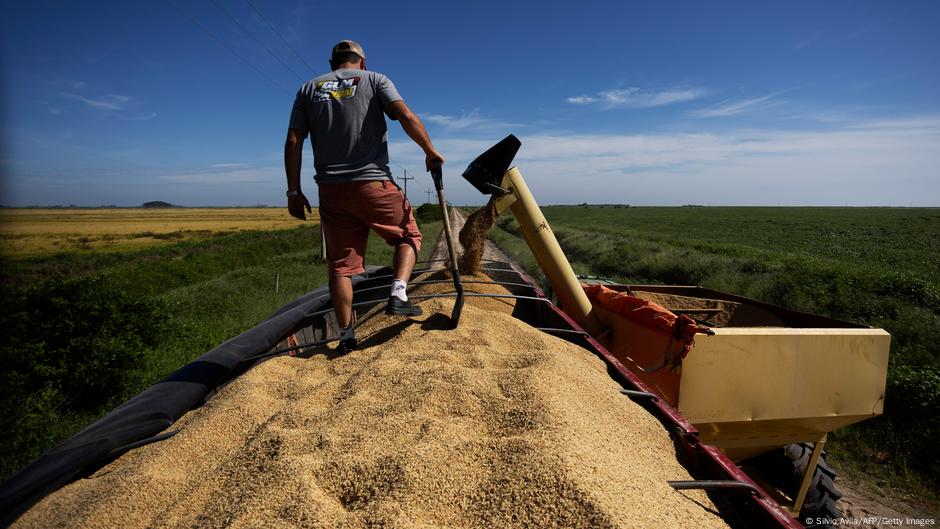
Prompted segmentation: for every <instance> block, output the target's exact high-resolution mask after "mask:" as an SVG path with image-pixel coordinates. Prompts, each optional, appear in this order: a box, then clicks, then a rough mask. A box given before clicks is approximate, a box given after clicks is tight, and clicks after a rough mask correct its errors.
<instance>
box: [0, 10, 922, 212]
mask: <svg viewBox="0 0 940 529" xmlns="http://www.w3.org/2000/svg"><path fill="white" fill-rule="evenodd" d="M381 5H382V4H374V6H381ZM409 5H410V6H411V8H412V9H410V10H409V9H406V10H404V11H403V13H402V14H399V15H389V14H387V13H385V12H382V13H381V14H374V15H373V14H371V13H372V12H373V11H376V10H375V9H373V8H372V7H373V4H370V3H365V4H362V5H361V6H360V7H361V9H360V11H361V12H362V14H361V16H358V17H357V20H356V32H355V33H354V34H350V33H348V32H347V31H346V30H345V29H340V28H338V27H336V26H335V25H332V24H329V23H327V22H325V21H327V20H334V19H336V17H339V16H341V15H342V14H343V9H342V8H341V7H340V6H334V5H331V4H310V3H301V2H297V1H294V0H278V1H274V2H264V3H258V2H254V1H250V0H248V1H246V0H208V1H206V0H201V1H198V2H189V3H180V2H176V1H173V0H167V2H162V3H153V4H133V5H132V4H127V3H122V2H113V1H112V2H102V3H101V4H98V5H97V6H96V8H95V9H94V10H92V9H88V8H86V7H85V6H83V5H79V4H68V5H62V6H59V5H40V6H38V7H37V6H33V5H28V6H27V5H26V4H20V3H8V4H7V5H5V9H4V11H5V14H6V15H7V16H5V17H3V20H2V22H0V28H2V32H0V33H2V36H0V39H2V40H0V117H2V131H0V202H3V203H4V204H8V205H9V207H25V206H27V205H38V204H44V203H49V204H53V203H56V204H75V205H78V206H81V207H94V206H95V205H96V204H97V205H100V204H121V205H122V206H120V207H135V206H128V204H141V203H143V202H145V201H147V200H149V197H152V196H156V195H162V196H163V198H161V200H165V201H167V202H171V203H174V204H183V205H186V206H187V207H197V206H192V205H193V204H204V205H207V206H209V207H225V206H232V207H242V206H251V205H257V204H259V203H264V204H281V203H283V204H284V205H285V206H286V199H285V198H284V191H285V190H286V183H285V177H284V170H283V162H282V146H283V142H284V137H285V135H286V130H287V121H288V118H289V114H290V107H291V104H292V102H293V97H294V93H295V92H296V90H297V89H298V88H299V86H300V85H301V84H302V83H303V82H305V81H306V80H308V79H310V78H312V77H313V76H314V75H319V74H322V73H325V72H326V71H327V68H326V66H327V59H328V55H329V50H330V48H331V47H332V45H333V44H334V43H335V42H337V41H339V40H341V39H346V38H352V39H354V40H357V41H359V42H361V43H362V45H363V47H364V49H365V52H366V54H367V55H368V60H367V68H368V69H369V70H375V71H379V72H382V73H385V74H387V75H388V76H389V77H390V78H391V79H392V81H393V82H394V83H395V85H396V87H397V88H398V90H399V91H400V92H401V94H402V96H403V98H404V99H405V101H406V102H407V103H408V105H409V106H410V107H411V108H412V110H414V111H415V112H416V113H417V114H418V115H419V116H420V117H421V118H422V120H423V122H424V124H425V125H426V126H427V128H428V131H429V133H430V136H431V139H432V140H433V142H434V144H435V146H436V147H437V148H438V150H439V151H440V152H441V153H442V154H443V155H444V156H445V158H446V159H447V163H446V164H445V167H444V170H445V192H446V193H447V197H448V199H449V200H451V201H453V202H455V203H461V204H467V205H480V204H483V203H484V202H485V201H486V198H487V197H484V196H483V195H480V194H479V193H477V192H476V191H475V190H474V189H473V188H472V187H471V186H470V185H469V184H468V183H466V182H465V181H464V180H463V179H462V178H461V177H460V176H459V175H460V172H462V171H463V169H464V168H465V167H466V165H467V164H468V163H469V162H470V160H472V159H473V158H474V157H475V156H476V155H477V154H479V153H481V152H482V151H484V150H485V149H486V148H488V147H489V146H490V145H492V144H494V143H496V142H497V141H499V140H500V139H502V138H503V137H504V136H506V135H507V134H509V133H513V134H515V135H516V136H518V137H519V138H520V140H521V141H522V148H521V150H520V151H519V155H518V157H517V159H516V163H517V165H518V166H519V167H520V170H521V171H522V173H523V175H524V176H525V178H526V180H527V182H528V183H529V186H530V187H531V188H532V191H533V194H534V195H535V197H536V199H538V200H539V201H540V202H544V203H551V204H558V205H560V204H573V205H576V204H580V203H582V202H588V203H597V204H599V203H601V202H604V203H618V202H619V203H623V204H630V205H633V206H661V207H668V206H682V205H685V204H698V203H702V204H713V205H718V204H721V205H722V206H749V207H762V206H767V207H777V205H778V204H782V203H786V204H789V205H790V206H787V207H800V206H813V207H846V206H854V207H937V206H940V69H938V68H936V63H937V58H938V57H940V32H937V31H936V30H935V28H936V27H938V26H940V4H938V3H936V2H931V1H929V0H915V1H912V2H905V3H903V4H895V3H881V2H875V1H858V2H854V1H847V0H841V1H833V2H826V3H822V4H820V3H816V2H811V1H808V0H804V1H798V2H793V3H789V4H786V5H757V4H753V3H750V2H745V1H737V2H728V3H723V4H720V5H712V4H701V3H698V2H692V1H673V2H667V3H662V4H655V5H649V4H642V3H621V2H613V1H609V0H608V1H606V2H599V3H597V4H596V5H594V6H593V7H591V8H585V9H578V10H572V9H571V8H570V5H569V4H567V3H562V2H546V3H544V4H542V5H540V9H539V10H538V11H537V12H536V11H532V10H530V9H529V8H527V7H525V6H516V5H511V4H505V3H499V4H497V3H494V2H489V3H486V4H474V5H469V6H456V5H445V6H441V5H439V4H435V3H431V2H425V3H421V2H419V3H417V4H409ZM494 12H496V13H499V14H500V15H501V16H498V17H497V16H493V13H494ZM598 13H603V16H598ZM417 14H420V16H416V15H417ZM141 20H146V21H147V23H146V24H141V23H140V21H141ZM455 20H459V21H460V23H459V24H455V23H454V21H455ZM392 22H394V23H392ZM546 36H550V37H551V38H546ZM429 42H433V43H434V44H433V45H431V46H429V45H428V43H429ZM585 64H590V65H591V66H589V67H586V66H585ZM388 126H389V135H388V139H389V144H388V145H389V153H390V158H391V163H390V165H389V167H390V169H391V171H392V173H393V175H394V177H395V178H396V179H399V182H400V177H401V176H402V174H403V172H404V171H407V173H408V174H409V175H411V176H412V177H414V178H415V179H414V180H411V181H410V185H409V188H410V189H409V191H410V192H411V195H412V197H419V198H423V195H424V193H425V190H426V189H432V188H433V185H432V183H431V179H430V177H429V176H427V175H426V173H425V172H424V170H423V155H422V153H421V152H420V150H419V149H418V148H417V146H415V145H414V144H413V143H412V142H411V141H410V140H409V139H408V138H407V137H406V136H405V134H404V133H403V132H402V130H401V128H400V126H399V125H398V124H397V123H395V122H392V121H389V122H388ZM312 176H313V157H312V152H311V150H310V147H309V141H308V142H306V144H305V149H304V164H303V170H302V178H303V188H304V191H305V193H306V195H307V197H308V198H309V199H310V201H311V204H316V202H317V200H316V188H315V184H314V183H313V181H312ZM415 202H416V203H418V202H419V200H416V201H415ZM274 207H278V206H276V205H275V206H274ZM781 207H784V206H781Z"/></svg>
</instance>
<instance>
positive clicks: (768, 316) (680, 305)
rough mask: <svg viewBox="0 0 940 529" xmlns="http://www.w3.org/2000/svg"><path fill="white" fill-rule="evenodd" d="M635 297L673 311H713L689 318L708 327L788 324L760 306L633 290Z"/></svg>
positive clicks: (691, 315)
mask: <svg viewBox="0 0 940 529" xmlns="http://www.w3.org/2000/svg"><path fill="white" fill-rule="evenodd" d="M633 295H634V296H636V297H638V298H642V299H645V300H647V301H652V302H653V303H656V304H657V305H660V306H661V307H665V308H667V309H669V310H671V311H675V310H689V309H710V310H711V312H700V313H695V312H690V313H687V314H688V315H689V316H690V317H692V318H694V319H696V320H699V321H701V322H703V323H705V324H706V325H708V326H709V327H787V324H786V322H784V321H783V320H781V319H780V318H778V317H777V316H776V315H774V314H773V313H772V312H770V311H768V310H766V309H763V308H761V307H755V306H753V305H745V304H743V303H738V302H735V301H724V300H718V299H707V298H696V297H692V296H677V295H675V294H662V293H659V292H643V291H634V292H633Z"/></svg>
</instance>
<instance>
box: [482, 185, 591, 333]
mask: <svg viewBox="0 0 940 529" xmlns="http://www.w3.org/2000/svg"><path fill="white" fill-rule="evenodd" d="M502 183H503V186H502V187H503V189H506V190H508V191H509V193H508V194H507V195H504V196H503V197H502V198H500V199H499V200H498V201H497V203H496V208H497V211H499V212H502V211H504V210H505V209H506V206H507V205H508V206H509V208H510V209H511V210H512V214H513V215H514V216H515V217H516V221H518V222H519V228H520V229H521V231H522V235H523V237H524V238H525V241H526V243H527V244H528V245H529V248H530V249H531V250H532V253H533V254H534V255H535V259H536V260H537V261H538V263H539V266H540V267H541V268H542V271H543V272H545V275H546V277H548V282H549V283H551V285H552V288H553V289H554V290H555V294H556V295H557V296H558V301H559V302H560V303H561V306H562V308H563V309H564V311H565V313H566V314H568V315H569V316H571V317H572V318H573V319H574V320H575V321H576V322H578V324H580V325H581V326H582V327H584V330H586V331H587V332H588V333H589V334H590V335H591V336H599V335H600V334H601V332H603V330H604V327H603V325H602V324H601V322H600V320H599V319H598V318H597V315H596V314H594V309H593V307H592V306H591V301H590V300H589V299H588V297H587V295H585V294H584V290H583V289H582V288H581V284H580V283H579V282H578V278H577V277H576V276H575V275H574V270H572V269H571V264H570V263H569V262H568V258H567V257H565V253H564V252H563V251H562V250H561V246H559V245H558V239H556V238H555V233H554V232H552V229H551V227H549V225H548V222H547V221H546V220H545V216H544V215H542V210H541V209H539V205H538V204H537V203H536V202H535V198H534V197H533V196H532V193H531V192H530V191H529V186H527V185H526V183H525V180H524V179H523V178H522V173H521V172H519V169H518V168H516V167H512V168H510V169H509V170H508V171H506V175H505V176H504V177H503V182H502Z"/></svg>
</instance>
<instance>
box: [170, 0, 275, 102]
mask: <svg viewBox="0 0 940 529" xmlns="http://www.w3.org/2000/svg"><path fill="white" fill-rule="evenodd" d="M166 3H167V4H170V5H171V6H172V7H173V8H174V9H176V10H177V11H178V12H179V14H181V15H183V17H184V18H186V19H187V20H189V21H190V22H192V23H193V25H194V26H196V27H197V28H199V29H201V30H202V31H203V33H205V34H206V35H209V36H210V37H212V39H213V40H215V41H216V42H218V43H219V44H221V45H222V47H223V48H225V49H226V50H228V51H229V53H231V54H232V55H234V56H236V57H238V58H239V59H241V61H242V62H244V63H245V64H247V65H248V66H250V67H251V69H252V70H254V71H256V72H258V75H260V76H261V77H264V78H265V79H267V80H268V81H269V82H270V83H271V84H272V85H274V86H276V87H277V88H278V90H283V91H284V92H286V93H287V95H290V96H292V95H294V94H293V92H291V91H290V90H288V89H286V88H284V87H283V86H281V85H280V83H278V82H277V81H275V80H274V79H272V78H271V76H269V75H268V74H266V73H264V72H263V71H262V70H261V69H260V68H258V67H257V66H255V65H254V64H252V63H251V62H250V61H249V60H248V59H246V58H244V57H243V56H242V55H241V54H239V53H238V52H237V51H235V50H234V49H232V48H231V47H230V46H229V45H228V44H226V43H225V41H223V40H222V39H220V38H219V37H216V36H215V35H214V34H213V33H212V32H211V31H209V30H208V29H207V28H206V27H205V26H203V25H202V24H200V23H199V22H198V21H197V20H196V19H194V18H193V17H191V16H189V15H187V14H186V12H185V11H183V10H182V9H180V8H179V6H177V5H176V4H174V3H173V2H171V1H170V0H166Z"/></svg>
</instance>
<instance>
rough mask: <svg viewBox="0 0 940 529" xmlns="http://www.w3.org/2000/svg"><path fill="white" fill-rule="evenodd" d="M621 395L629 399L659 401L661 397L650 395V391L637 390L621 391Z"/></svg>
mask: <svg viewBox="0 0 940 529" xmlns="http://www.w3.org/2000/svg"><path fill="white" fill-rule="evenodd" d="M620 394H621V395H626V396H628V397H642V398H644V399H652V400H659V397H658V396H656V394H655V393H650V392H649V391H638V390H635V389H621V390H620Z"/></svg>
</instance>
